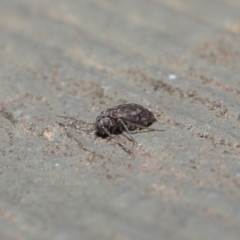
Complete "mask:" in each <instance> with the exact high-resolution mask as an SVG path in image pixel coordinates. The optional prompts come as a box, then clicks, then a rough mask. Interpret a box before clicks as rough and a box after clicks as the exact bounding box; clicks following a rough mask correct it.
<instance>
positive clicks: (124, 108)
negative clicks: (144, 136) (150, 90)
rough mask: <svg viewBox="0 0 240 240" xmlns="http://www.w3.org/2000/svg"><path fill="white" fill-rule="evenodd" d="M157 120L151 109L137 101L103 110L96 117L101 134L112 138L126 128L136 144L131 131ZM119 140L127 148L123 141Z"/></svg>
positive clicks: (145, 126)
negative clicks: (136, 102)
mask: <svg viewBox="0 0 240 240" xmlns="http://www.w3.org/2000/svg"><path fill="white" fill-rule="evenodd" d="M155 121H156V118H155V116H154V114H153V113H152V112H151V111H150V110H149V109H147V108H144V107H143V106H141V105H138V104H135V103H129V104H122V105H118V106H115V107H112V108H108V109H106V110H105V111H102V112H101V114H100V115H99V116H98V117H97V119H96V122H95V128H96V131H97V132H98V133H99V134H100V135H102V136H106V135H107V136H109V137H111V138H113V135H112V134H114V133H116V132H120V133H121V132H123V131H124V130H125V131H126V132H127V133H128V134H129V136H130V138H131V140H132V142H133V144H134V143H135V142H136V141H135V140H134V138H133V137H132V135H131V133H130V131H132V130H136V129H144V128H147V127H148V126H149V125H151V124H152V123H153V122H155ZM116 141H117V140H116ZM117 142H118V144H119V145H121V146H122V147H123V148H124V149H125V150H126V147H125V146H124V145H123V144H122V143H120V142H119V141H117Z"/></svg>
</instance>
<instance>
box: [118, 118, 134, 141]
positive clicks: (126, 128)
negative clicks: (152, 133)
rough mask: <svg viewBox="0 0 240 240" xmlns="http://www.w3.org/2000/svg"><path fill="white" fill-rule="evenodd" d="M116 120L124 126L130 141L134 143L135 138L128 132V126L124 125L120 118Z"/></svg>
mask: <svg viewBox="0 0 240 240" xmlns="http://www.w3.org/2000/svg"><path fill="white" fill-rule="evenodd" d="M118 122H120V123H121V125H122V127H123V128H124V130H125V131H126V132H127V133H128V135H129V136H130V139H131V140H132V142H133V143H134V144H135V143H136V140H135V139H134V138H133V136H132V134H131V133H130V131H129V130H128V127H127V126H126V124H125V123H124V122H123V121H122V120H121V119H119V120H118Z"/></svg>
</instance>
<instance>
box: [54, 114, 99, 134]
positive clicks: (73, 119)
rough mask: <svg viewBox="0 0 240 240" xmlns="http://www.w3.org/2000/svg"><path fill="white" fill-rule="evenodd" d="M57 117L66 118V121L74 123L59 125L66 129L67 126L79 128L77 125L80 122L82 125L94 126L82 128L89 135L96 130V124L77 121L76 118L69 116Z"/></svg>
mask: <svg viewBox="0 0 240 240" xmlns="http://www.w3.org/2000/svg"><path fill="white" fill-rule="evenodd" d="M57 117H59V118H64V119H70V120H72V121H73V122H72V123H70V124H65V123H59V125H61V126H64V127H65V126H69V127H74V128H77V126H76V123H77V122H79V123H80V124H81V125H92V126H93V127H92V128H89V127H86V128H83V126H81V128H80V129H81V130H82V131H86V132H87V133H90V132H92V131H94V130H95V124H94V123H89V122H85V121H82V120H79V119H76V118H74V117H68V116H61V115H57Z"/></svg>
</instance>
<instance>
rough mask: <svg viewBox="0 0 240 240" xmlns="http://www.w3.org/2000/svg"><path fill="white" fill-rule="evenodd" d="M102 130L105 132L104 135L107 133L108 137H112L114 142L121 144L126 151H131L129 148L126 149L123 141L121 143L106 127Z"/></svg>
mask: <svg viewBox="0 0 240 240" xmlns="http://www.w3.org/2000/svg"><path fill="white" fill-rule="evenodd" d="M103 131H104V132H105V134H106V135H108V137H110V139H112V138H113V139H114V140H115V142H116V143H117V144H118V145H119V146H121V147H122V148H123V149H124V150H125V151H126V152H127V153H131V151H130V149H128V148H127V147H126V146H125V145H124V144H123V143H121V142H120V141H118V140H117V139H116V138H115V137H114V136H113V135H112V134H111V133H110V132H109V131H108V130H107V129H106V128H103Z"/></svg>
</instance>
